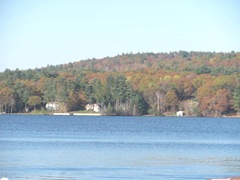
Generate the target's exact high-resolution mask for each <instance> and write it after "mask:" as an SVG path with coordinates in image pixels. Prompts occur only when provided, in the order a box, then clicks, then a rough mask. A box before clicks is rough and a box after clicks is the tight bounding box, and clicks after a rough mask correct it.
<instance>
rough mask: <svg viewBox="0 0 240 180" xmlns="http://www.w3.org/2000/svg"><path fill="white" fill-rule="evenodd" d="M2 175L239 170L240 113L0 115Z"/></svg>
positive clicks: (178, 175)
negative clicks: (203, 115) (199, 115)
mask: <svg viewBox="0 0 240 180" xmlns="http://www.w3.org/2000/svg"><path fill="white" fill-rule="evenodd" d="M0 146H1V149H0V177H3V176H4V175H7V176H8V177H9V178H10V180H20V179H34V180H44V179H51V180H77V179H169V180H175V179H184V180H185V179H207V178H218V177H229V176H239V175H240V119H234V118H174V117H171V118H170V117H105V116H101V117H88V116H31V115H29V116H25V115H0Z"/></svg>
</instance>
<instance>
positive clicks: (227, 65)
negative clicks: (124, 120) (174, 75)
mask: <svg viewBox="0 0 240 180" xmlns="http://www.w3.org/2000/svg"><path fill="white" fill-rule="evenodd" d="M51 67H52V68H53V69H55V70H56V71H65V72H67V71H68V72H70V71H73V70H75V71H82V70H84V71H87V70H89V71H95V72H128V71H141V70H167V71H175V72H176V71H177V72H182V71H187V72H196V73H198V74H201V73H221V74H231V73H233V72H237V71H238V69H239V67H240V53H235V52H233V51H232V52H231V53H215V52H187V51H179V52H171V53H137V54H132V53H130V54H122V55H117V56H115V57H106V58H102V59H89V60H83V61H78V62H73V63H68V64H65V65H59V66H55V67H53V66H51Z"/></svg>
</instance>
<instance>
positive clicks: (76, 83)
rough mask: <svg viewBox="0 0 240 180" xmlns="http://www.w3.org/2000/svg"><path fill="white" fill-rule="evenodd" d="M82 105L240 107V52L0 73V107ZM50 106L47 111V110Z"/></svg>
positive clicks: (227, 110) (198, 111)
mask: <svg viewBox="0 0 240 180" xmlns="http://www.w3.org/2000/svg"><path fill="white" fill-rule="evenodd" d="M48 102H53V103H55V104H58V106H59V107H58V108H57V109H52V110H51V112H52V111H56V112H68V111H76V110H83V109H85V105H86V104H95V103H96V104H98V105H99V106H101V112H102V114H105V115H141V114H155V115H175V114H176V111H178V110H183V111H184V112H185V114H186V115H187V116H223V115H236V113H237V112H239V113H240V53H239V52H233V51H232V52H230V53H215V52H186V51H179V52H171V53H137V54H132V53H129V54H122V55H117V56H115V57H106V58H102V59H88V60H81V61H78V62H70V63H68V64H61V65H57V66H52V65H50V66H47V67H44V68H36V69H28V70H23V71H21V70H19V69H16V70H14V71H11V70H8V69H6V70H5V71H4V72H2V73H0V112H8V113H9V112H25V111H26V110H30V111H35V110H37V109H38V110H40V109H42V111H44V113H46V112H45V111H47V110H46V109H45V105H46V104H47V103H48ZM51 112H49V113H51Z"/></svg>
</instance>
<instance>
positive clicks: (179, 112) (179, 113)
mask: <svg viewBox="0 0 240 180" xmlns="http://www.w3.org/2000/svg"><path fill="white" fill-rule="evenodd" d="M176 115H177V116H184V115H185V114H184V111H177V113H176Z"/></svg>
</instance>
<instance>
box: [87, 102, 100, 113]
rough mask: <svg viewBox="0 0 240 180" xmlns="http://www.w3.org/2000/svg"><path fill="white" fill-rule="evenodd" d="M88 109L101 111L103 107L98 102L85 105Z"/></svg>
mask: <svg viewBox="0 0 240 180" xmlns="http://www.w3.org/2000/svg"><path fill="white" fill-rule="evenodd" d="M85 108H86V110H87V111H94V112H100V110H101V107H100V106H99V105H98V104H87V105H86V106H85Z"/></svg>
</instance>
